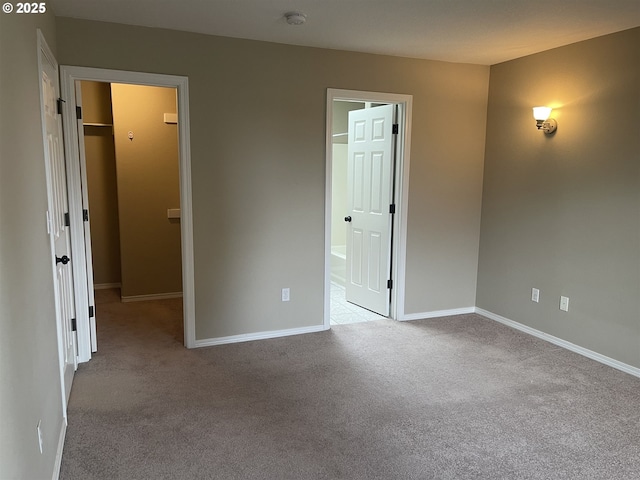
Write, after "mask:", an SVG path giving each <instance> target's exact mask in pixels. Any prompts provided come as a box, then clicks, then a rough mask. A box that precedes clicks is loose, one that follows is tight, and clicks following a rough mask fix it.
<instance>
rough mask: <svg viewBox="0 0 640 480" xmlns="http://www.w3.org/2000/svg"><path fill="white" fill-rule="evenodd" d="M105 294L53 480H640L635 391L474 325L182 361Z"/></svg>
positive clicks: (140, 315) (413, 326) (426, 325)
mask: <svg viewBox="0 0 640 480" xmlns="http://www.w3.org/2000/svg"><path fill="white" fill-rule="evenodd" d="M99 293H100V298H99V301H100V309H99V315H100V316H99V324H98V328H99V334H98V339H99V351H98V353H97V355H95V356H94V358H93V359H92V360H91V361H90V362H89V363H88V364H83V365H81V366H80V367H79V369H78V372H77V374H76V378H75V382H74V386H73V391H72V393H71V401H70V405H69V427H68V431H67V437H66V443H65V448H64V453H63V458H62V471H61V478H62V479H65V480H69V479H83V480H86V479H152V478H153V479H191V478H194V479H195V478H198V479H201V478H202V479H204V478H211V479H274V480H275V479H279V480H280V479H387V480H388V479H638V478H640V380H638V379H637V378H634V377H632V376H629V375H627V374H624V373H622V372H619V371H617V370H614V369H611V368H609V367H606V366H603V365H600V364H598V363H596V362H593V361H591V360H589V359H586V358H584V357H581V356H579V355H577V354H574V353H571V352H568V351H566V350H563V349H560V348H558V347H556V346H554V345H551V344H548V343H546V342H543V341H541V340H539V339H536V338H533V337H530V336H527V335H525V334H522V333H520V332H517V331H515V330H512V329H509V328H507V327H505V326H502V325H500V324H497V323H494V322H492V321H490V320H487V319H484V318H482V317H480V316H477V315H463V316H457V317H449V318H445V319H432V320H423V321H415V322H406V323H398V322H394V321H391V320H380V321H377V322H368V323H359V324H354V325H339V326H336V327H334V328H333V329H332V330H331V331H328V332H322V333H314V334H307V335H300V336H295V337H288V338H281V339H273V340H263V341H256V342H249V343H241V344H234V345H224V346H218V347H210V348H203V349H196V350H186V349H184V348H183V346H182V339H181V324H180V322H181V319H180V302H179V301H176V300H165V301H158V302H145V303H129V304H121V303H118V302H117V301H115V297H113V292H111V293H109V292H99Z"/></svg>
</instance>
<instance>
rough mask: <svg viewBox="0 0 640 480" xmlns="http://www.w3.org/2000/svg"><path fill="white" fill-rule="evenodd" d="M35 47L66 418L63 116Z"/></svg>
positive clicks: (68, 294)
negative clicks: (38, 75) (38, 72)
mask: <svg viewBox="0 0 640 480" xmlns="http://www.w3.org/2000/svg"><path fill="white" fill-rule="evenodd" d="M38 45H39V50H38V66H39V71H40V107H41V112H42V130H43V138H44V150H45V151H44V158H45V169H46V178H47V197H48V211H47V228H48V231H49V237H50V244H51V265H52V269H53V278H54V292H55V307H56V312H55V316H56V322H57V327H58V346H59V352H58V353H59V357H60V376H61V380H62V384H63V409H64V412H65V416H66V405H67V401H68V399H69V394H70V392H71V384H72V382H73V375H74V372H75V370H76V367H77V344H76V342H77V339H76V334H75V318H76V316H75V303H74V301H75V300H74V289H73V271H72V268H71V264H70V262H72V261H74V260H72V254H71V238H70V237H71V234H70V229H69V221H68V219H69V202H68V197H67V175H66V167H65V157H64V147H63V138H62V117H61V115H60V114H59V113H58V112H59V104H58V99H59V83H58V63H57V62H56V59H55V58H54V56H53V54H52V53H51V50H49V47H48V46H47V44H46V42H45V40H44V37H42V34H39V36H38Z"/></svg>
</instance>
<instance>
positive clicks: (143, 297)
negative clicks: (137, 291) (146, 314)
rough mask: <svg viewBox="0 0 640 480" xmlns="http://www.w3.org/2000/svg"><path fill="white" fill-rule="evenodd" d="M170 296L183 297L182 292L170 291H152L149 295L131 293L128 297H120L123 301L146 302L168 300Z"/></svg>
mask: <svg viewBox="0 0 640 480" xmlns="http://www.w3.org/2000/svg"><path fill="white" fill-rule="evenodd" d="M168 298H182V292H170V293H151V294H148V295H130V296H128V297H122V296H121V297H120V301H121V302H122V303H129V302H146V301H148V300H166V299H168Z"/></svg>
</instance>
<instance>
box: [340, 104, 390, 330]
mask: <svg viewBox="0 0 640 480" xmlns="http://www.w3.org/2000/svg"><path fill="white" fill-rule="evenodd" d="M394 108H395V107H394V105H384V106H381V107H374V108H365V109H363V110H354V111H351V112H349V135H348V138H349V139H348V166H347V168H348V173H347V184H348V187H347V208H348V213H347V216H346V217H345V221H347V222H348V230H347V279H346V280H347V281H346V295H347V301H349V302H352V303H355V304H357V305H360V306H361V307H364V308H366V309H368V310H371V311H374V312H376V313H379V314H380V315H384V316H385V317H386V316H388V315H389V290H388V286H387V280H389V279H390V266H391V228H392V215H391V213H390V205H391V203H392V191H393V190H392V186H393V152H394V141H393V117H394Z"/></svg>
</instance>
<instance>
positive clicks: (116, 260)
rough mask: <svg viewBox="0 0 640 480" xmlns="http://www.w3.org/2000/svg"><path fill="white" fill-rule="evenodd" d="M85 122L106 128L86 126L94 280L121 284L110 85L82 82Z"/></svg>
mask: <svg viewBox="0 0 640 480" xmlns="http://www.w3.org/2000/svg"><path fill="white" fill-rule="evenodd" d="M82 116H83V122H84V123H85V124H86V123H99V124H105V125H107V126H87V125H85V127H84V147H85V154H86V159H87V184H88V194H89V210H90V215H91V217H90V220H91V222H90V225H91V253H92V257H93V281H94V284H96V285H101V284H119V283H120V282H121V276H120V227H119V219H118V186H117V179H116V153H115V145H114V141H113V126H108V125H113V116H112V114H111V85H110V84H108V83H104V82H82Z"/></svg>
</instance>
